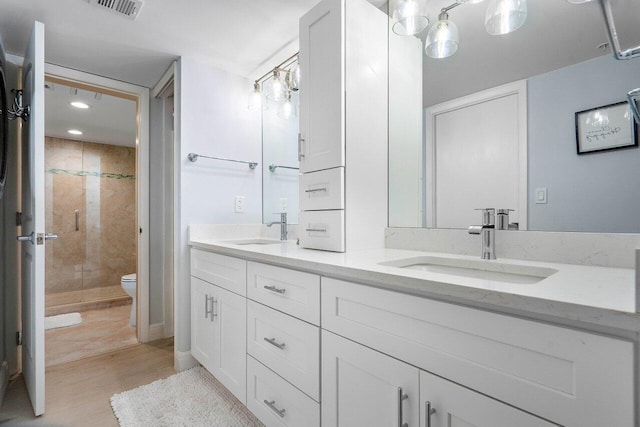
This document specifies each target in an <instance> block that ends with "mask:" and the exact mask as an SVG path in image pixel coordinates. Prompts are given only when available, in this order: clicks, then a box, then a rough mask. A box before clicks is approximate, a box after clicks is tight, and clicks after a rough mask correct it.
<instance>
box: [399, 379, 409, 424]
mask: <svg viewBox="0 0 640 427" xmlns="http://www.w3.org/2000/svg"><path fill="white" fill-rule="evenodd" d="M408 398H409V395H408V394H406V393H405V392H403V391H402V387H398V427H409V423H405V422H404V414H403V410H402V407H403V405H402V402H403V401H404V400H406V399H408Z"/></svg>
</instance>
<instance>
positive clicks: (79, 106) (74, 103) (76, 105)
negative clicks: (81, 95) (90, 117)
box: [71, 101, 91, 110]
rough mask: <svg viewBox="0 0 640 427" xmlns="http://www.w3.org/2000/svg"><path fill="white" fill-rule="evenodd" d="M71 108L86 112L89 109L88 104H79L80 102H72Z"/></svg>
mask: <svg viewBox="0 0 640 427" xmlns="http://www.w3.org/2000/svg"><path fill="white" fill-rule="evenodd" d="M71 106H72V107H76V108H79V109H81V110H86V109H87V108H89V107H91V106H90V105H89V104H86V103H84V102H81V101H73V102H72V103H71Z"/></svg>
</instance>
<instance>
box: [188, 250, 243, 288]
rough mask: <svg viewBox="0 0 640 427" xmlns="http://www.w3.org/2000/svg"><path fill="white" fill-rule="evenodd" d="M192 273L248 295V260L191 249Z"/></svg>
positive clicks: (217, 284)
mask: <svg viewBox="0 0 640 427" xmlns="http://www.w3.org/2000/svg"><path fill="white" fill-rule="evenodd" d="M191 275H192V276H195V277H197V278H199V279H202V280H204V281H207V282H209V283H211V284H214V285H216V286H220V287H221V288H224V289H227V290H229V291H231V292H235V293H236V294H239V295H242V296H246V295H247V261H245V260H242V259H238V258H233V257H228V256H225V255H218V254H214V253H212V252H207V251H202V250H199V249H191Z"/></svg>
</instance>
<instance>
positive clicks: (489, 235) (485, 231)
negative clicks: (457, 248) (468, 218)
mask: <svg viewBox="0 0 640 427" xmlns="http://www.w3.org/2000/svg"><path fill="white" fill-rule="evenodd" d="M476 210H478V211H482V225H472V226H470V227H469V229H468V231H469V234H480V235H481V236H482V255H481V256H480V257H481V258H482V259H496V243H495V242H496V226H495V216H496V210H495V209H494V208H485V209H476Z"/></svg>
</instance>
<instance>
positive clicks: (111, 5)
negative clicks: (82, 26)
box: [89, 0, 142, 20]
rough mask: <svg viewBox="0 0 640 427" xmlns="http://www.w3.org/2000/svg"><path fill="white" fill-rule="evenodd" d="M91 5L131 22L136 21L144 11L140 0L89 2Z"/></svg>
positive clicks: (91, 0)
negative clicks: (141, 11)
mask: <svg viewBox="0 0 640 427" xmlns="http://www.w3.org/2000/svg"><path fill="white" fill-rule="evenodd" d="M89 3H91V4H92V5H94V6H96V7H99V8H100V9H106V10H108V11H110V12H113V13H116V14H118V15H120V16H123V17H125V18H129V19H131V20H135V19H136V18H137V17H138V14H139V13H140V9H142V1H140V0H89Z"/></svg>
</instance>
